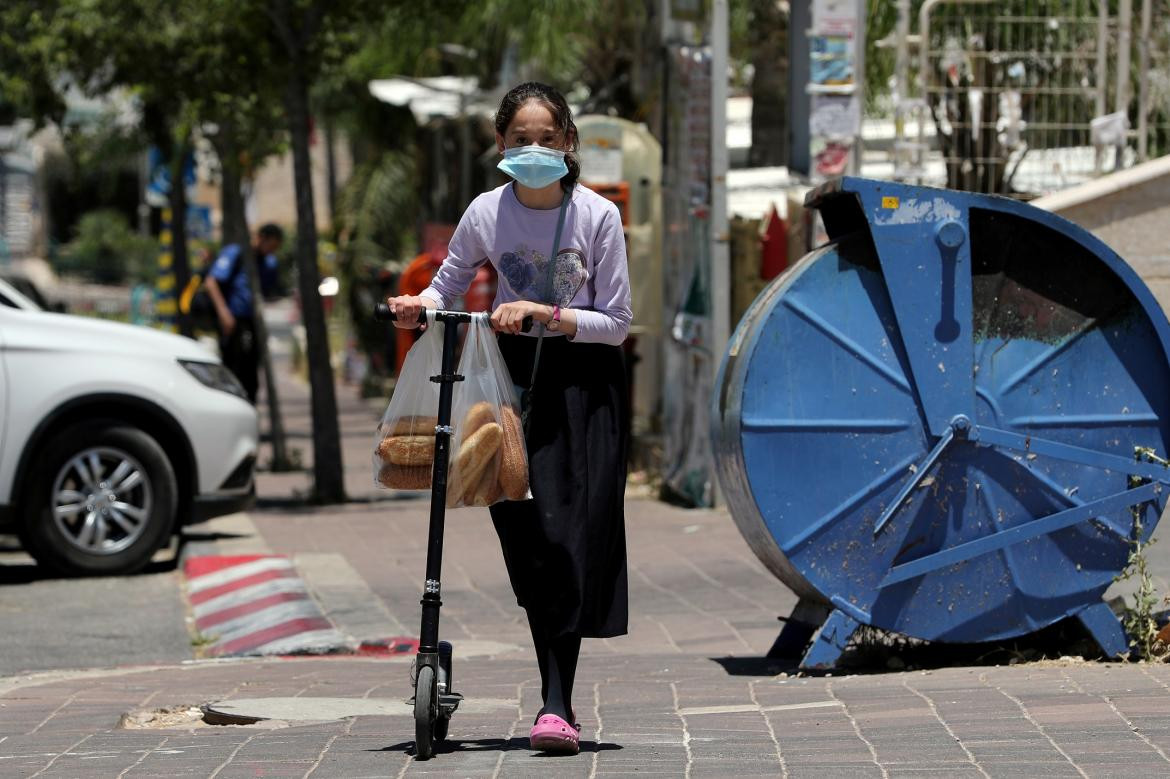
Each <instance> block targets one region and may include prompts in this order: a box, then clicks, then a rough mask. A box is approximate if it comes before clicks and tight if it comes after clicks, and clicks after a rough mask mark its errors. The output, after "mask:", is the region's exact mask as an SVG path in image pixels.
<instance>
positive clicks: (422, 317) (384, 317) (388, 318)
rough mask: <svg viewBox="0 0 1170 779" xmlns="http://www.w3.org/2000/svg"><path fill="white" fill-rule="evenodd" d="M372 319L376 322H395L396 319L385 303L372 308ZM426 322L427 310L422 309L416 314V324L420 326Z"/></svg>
mask: <svg viewBox="0 0 1170 779" xmlns="http://www.w3.org/2000/svg"><path fill="white" fill-rule="evenodd" d="M374 319H375V320H376V321H378V322H395V321H397V320H398V317H396V316H394V312H393V311H391V310H390V306H389V304H387V303H379V304H377V305H376V306H374ZM426 321H427V310H426V309H425V308H424V309H423V310H422V311H419V312H418V323H419V324H420V325H421V324H423V323H424V322H426Z"/></svg>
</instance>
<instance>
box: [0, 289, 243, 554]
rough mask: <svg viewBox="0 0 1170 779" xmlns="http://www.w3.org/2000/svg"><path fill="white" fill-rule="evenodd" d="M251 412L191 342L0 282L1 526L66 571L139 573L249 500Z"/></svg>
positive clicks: (216, 364)
mask: <svg viewBox="0 0 1170 779" xmlns="http://www.w3.org/2000/svg"><path fill="white" fill-rule="evenodd" d="M258 442H259V431H258V425H257V417H256V410H255V408H254V407H253V406H252V405H251V404H250V403H249V402H248V401H247V399H246V398H245V396H244V390H243V388H242V387H241V386H240V384H239V382H238V381H236V379H235V377H234V376H232V374H231V373H230V372H229V371H228V370H227V369H226V368H224V367H223V365H222V364H221V363H220V361H219V359H218V358H217V357H216V356H215V355H213V354H211V353H210V352H209V351H208V350H207V349H206V348H205V347H203V346H201V345H200V344H198V343H196V342H195V341H192V340H190V339H187V338H183V337H181V336H177V335H171V334H168V333H162V332H159V331H157V330H151V329H148V328H145V327H134V326H131V325H125V324H120V323H117V322H106V321H101V320H97V319H88V318H84V317H76V316H68V315H65V314H58V313H51V312H47V311H42V310H41V309H40V308H39V307H38V306H37V305H36V304H35V303H33V302H32V301H30V300H29V299H28V298H26V297H24V296H23V295H21V294H20V293H19V292H17V291H16V290H15V289H14V288H13V287H12V286H11V285H9V284H7V283H5V282H3V281H0V531H5V530H7V531H14V532H16V533H18V534H19V535H20V538H21V541H22V543H23V545H24V547H25V549H26V550H27V551H28V552H29V553H30V554H31V555H33V557H35V558H36V559H37V561H38V562H39V563H40V564H42V565H44V566H46V567H49V568H51V569H53V570H56V571H59V572H62V573H69V574H122V573H130V572H133V571H136V570H138V569H139V568H141V567H142V566H144V565H146V563H147V562H149V560H150V558H151V557H152V556H153V554H154V553H155V552H156V551H157V550H158V549H159V548H160V547H162V546H165V545H166V544H168V543H169V542H170V539H171V537H172V534H174V533H175V532H177V530H178V529H179V528H180V527H182V526H183V525H185V524H188V523H191V522H198V521H201V520H205V519H209V518H211V517H214V516H218V515H220V514H226V513H230V512H234V511H240V510H243V509H245V508H247V507H249V506H250V505H251V504H252V502H253V500H254V495H255V489H254V484H253V472H254V468H255V463H256V452H257V446H258Z"/></svg>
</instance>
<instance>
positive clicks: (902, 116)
mask: <svg viewBox="0 0 1170 779" xmlns="http://www.w3.org/2000/svg"><path fill="white" fill-rule="evenodd" d="M896 7H897V9H898V22H897V25H896V27H895V28H894V32H895V36H896V40H895V45H896V48H895V50H894V52H895V53H894V177H895V178H898V176H899V171H904V170H905V169H906V167H907V166H906V158H907V157H908V155H907V154H906V103H907V101H908V100H909V99H910V0H898V2H897V4H896ZM861 8H862V13H863V14H864V13H865V4H864V3H863V4H862V5H861ZM863 21H864V18H863ZM863 72H864V71H863Z"/></svg>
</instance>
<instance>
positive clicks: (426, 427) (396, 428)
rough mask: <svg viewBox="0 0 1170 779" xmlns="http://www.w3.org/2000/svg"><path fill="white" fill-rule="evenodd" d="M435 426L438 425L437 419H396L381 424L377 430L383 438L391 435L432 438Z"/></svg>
mask: <svg viewBox="0 0 1170 779" xmlns="http://www.w3.org/2000/svg"><path fill="white" fill-rule="evenodd" d="M437 424H439V418H438V417H417V416H409V417H398V419H395V420H392V421H391V422H386V423H383V424H382V425H381V427H380V428H379V430H380V431H381V433H382V435H383V436H385V437H389V436H392V435H429V436H434V434H435V425H437Z"/></svg>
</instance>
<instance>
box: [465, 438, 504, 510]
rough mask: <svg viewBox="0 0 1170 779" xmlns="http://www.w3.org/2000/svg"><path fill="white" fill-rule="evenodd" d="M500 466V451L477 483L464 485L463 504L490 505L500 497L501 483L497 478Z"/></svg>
mask: <svg viewBox="0 0 1170 779" xmlns="http://www.w3.org/2000/svg"><path fill="white" fill-rule="evenodd" d="M499 467H500V452H499V450H497V451H496V454H495V456H494V457H492V458H491V460H489V461H488V464H487V466H486V467H485V468H484V469H483V473H482V474H480V477H479V480H478V481H477V482H476V483H475V484H469V485H464V490H463V505H465V506H490V505H492V504H493V503H495V502H496V501H497V500H499V499H500V483H499V480H498V479H497V478H496V477H497V473H498V471H499Z"/></svg>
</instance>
